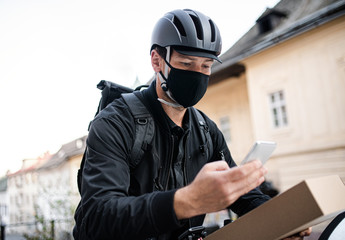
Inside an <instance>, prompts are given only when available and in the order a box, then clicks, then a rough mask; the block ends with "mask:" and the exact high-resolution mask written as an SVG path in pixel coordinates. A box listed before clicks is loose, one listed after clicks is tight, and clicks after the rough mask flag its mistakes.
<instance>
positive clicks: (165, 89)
mask: <svg viewBox="0 0 345 240" xmlns="http://www.w3.org/2000/svg"><path fill="white" fill-rule="evenodd" d="M165 49H166V50H167V52H166V56H165V61H164V63H165V68H164V76H163V73H162V71H159V75H160V77H159V80H160V83H161V88H162V89H163V91H164V92H166V91H168V87H167V83H166V80H167V79H168V74H169V69H168V64H167V61H168V60H169V59H170V46H167V47H165Z"/></svg>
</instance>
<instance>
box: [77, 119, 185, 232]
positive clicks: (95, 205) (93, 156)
mask: <svg viewBox="0 0 345 240" xmlns="http://www.w3.org/2000/svg"><path fill="white" fill-rule="evenodd" d="M122 114H124V115H126V113H122ZM127 115H128V113H127ZM131 120H133V119H131V116H129V115H128V117H127V118H126V117H121V118H119V117H118V118H116V117H106V118H104V117H103V118H97V119H96V120H94V122H93V123H92V126H91V128H90V132H89V136H88V139H87V152H86V154H87V155H86V162H85V166H84V169H83V178H82V186H81V197H82V199H81V206H82V211H81V212H82V213H81V214H82V216H83V217H82V223H81V226H77V228H78V232H79V235H80V236H82V237H80V238H81V239H145V238H147V237H150V236H157V235H159V234H160V233H163V232H168V231H170V230H173V229H174V228H177V227H178V226H179V222H178V221H177V218H176V215H175V213H174V211H173V198H174V194H175V191H168V192H153V193H148V194H145V195H141V196H138V197H134V196H129V195H128V189H129V185H130V169H129V164H128V159H127V156H128V153H129V151H130V148H131V146H132V142H133V139H132V138H133V136H134V126H133V123H131Z"/></svg>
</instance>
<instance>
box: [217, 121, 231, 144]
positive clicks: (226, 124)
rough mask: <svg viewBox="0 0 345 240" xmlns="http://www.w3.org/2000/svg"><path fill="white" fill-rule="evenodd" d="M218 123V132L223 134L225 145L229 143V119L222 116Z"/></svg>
mask: <svg viewBox="0 0 345 240" xmlns="http://www.w3.org/2000/svg"><path fill="white" fill-rule="evenodd" d="M219 122H220V130H221V131H222V133H223V136H224V138H225V141H226V143H227V144H229V143H230V142H231V132H230V119H229V117H228V116H224V117H221V118H220V119H219Z"/></svg>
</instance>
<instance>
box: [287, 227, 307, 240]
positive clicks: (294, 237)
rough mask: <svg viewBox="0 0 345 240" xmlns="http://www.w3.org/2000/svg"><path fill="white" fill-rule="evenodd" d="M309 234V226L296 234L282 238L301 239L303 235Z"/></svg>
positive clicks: (289, 239)
mask: <svg viewBox="0 0 345 240" xmlns="http://www.w3.org/2000/svg"><path fill="white" fill-rule="evenodd" d="M310 234H311V227H310V228H308V229H306V230H304V231H302V232H300V233H298V234H296V235H293V236H291V237H287V238H284V239H283V240H302V239H303V238H304V237H307V236H310Z"/></svg>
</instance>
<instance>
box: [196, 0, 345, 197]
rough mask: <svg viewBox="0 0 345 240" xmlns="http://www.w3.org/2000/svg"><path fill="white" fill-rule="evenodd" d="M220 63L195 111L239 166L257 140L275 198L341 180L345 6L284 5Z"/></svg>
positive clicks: (288, 0)
mask: <svg viewBox="0 0 345 240" xmlns="http://www.w3.org/2000/svg"><path fill="white" fill-rule="evenodd" d="M262 21H263V22H262ZM269 21H270V23H267V22H269ZM267 26H268V27H267ZM265 27H266V28H265ZM221 59H222V60H223V64H216V65H215V66H214V68H213V72H212V75H211V80H210V86H209V88H208V91H207V93H206V95H205V97H204V98H203V99H202V101H201V102H200V103H199V104H198V106H197V107H198V108H200V109H201V110H203V111H204V112H205V113H207V114H208V115H209V116H210V117H211V119H214V120H216V123H217V125H218V126H219V127H220V129H221V130H222V131H223V132H225V134H224V135H225V138H226V139H227V142H228V145H229V147H230V150H231V152H232V155H233V157H234V159H235V160H236V161H237V163H239V162H240V161H241V160H242V159H243V158H244V157H245V155H246V153H247V152H248V151H249V149H250V147H251V145H252V144H253V143H254V141H256V140H272V141H275V142H277V149H276V150H275V152H274V154H273V155H272V157H271V159H270V160H269V161H268V163H267V167H268V170H269V173H268V175H267V178H268V179H269V180H271V181H273V183H274V185H275V186H276V187H278V188H279V190H280V191H284V190H286V189H287V188H289V187H291V186H293V185H295V184H296V183H298V182H300V181H301V180H303V179H306V178H312V177H318V176H323V175H332V174H336V175H339V176H340V177H341V178H342V179H343V180H345V2H344V1H294V0H283V1H281V2H279V3H278V4H277V5H276V6H275V7H274V8H273V9H268V10H267V11H266V12H265V13H264V14H263V15H262V16H261V17H260V18H259V19H258V21H257V23H256V25H255V26H254V27H253V28H252V29H250V30H249V31H248V33H247V34H245V35H244V36H243V37H242V38H241V39H240V40H239V41H238V42H237V43H236V44H235V45H234V46H233V47H232V48H231V49H229V50H228V51H227V52H226V53H224V54H223V55H222V56H221Z"/></svg>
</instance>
